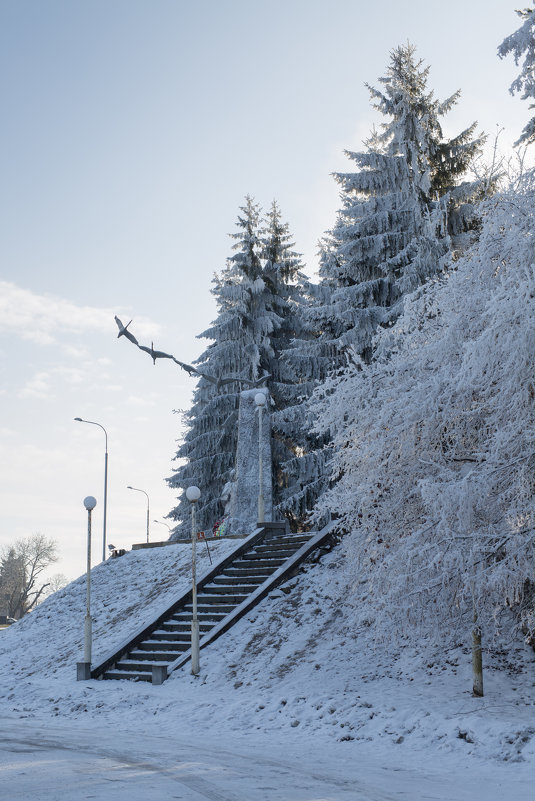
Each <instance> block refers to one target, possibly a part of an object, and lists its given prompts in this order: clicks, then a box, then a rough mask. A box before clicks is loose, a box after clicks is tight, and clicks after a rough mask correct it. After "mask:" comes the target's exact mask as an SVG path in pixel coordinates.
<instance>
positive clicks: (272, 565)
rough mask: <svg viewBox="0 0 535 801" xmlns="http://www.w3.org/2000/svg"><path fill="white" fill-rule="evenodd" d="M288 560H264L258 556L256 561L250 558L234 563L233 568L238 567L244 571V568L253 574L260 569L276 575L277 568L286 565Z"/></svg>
mask: <svg viewBox="0 0 535 801" xmlns="http://www.w3.org/2000/svg"><path fill="white" fill-rule="evenodd" d="M285 561H286V559H263V558H262V557H260V556H258V557H257V558H256V559H255V558H252V557H250V556H248V557H247V559H240V560H239V561H236V562H234V563H233V566H234V567H236V568H237V569H238V570H243V569H244V568H246V569H248V570H249V569H250V570H251V572H253V571H254V570H256V569H258V568H259V567H261V568H264V569H267V570H269V571H270V573H274V572H275V570H277V568H279V567H280V566H281V565H283V564H284V563H285Z"/></svg>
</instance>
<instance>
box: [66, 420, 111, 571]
mask: <svg viewBox="0 0 535 801" xmlns="http://www.w3.org/2000/svg"><path fill="white" fill-rule="evenodd" d="M74 419H75V420H76V422H77V423H89V425H91V426H98V427H99V428H101V429H102V430H103V431H104V436H105V438H106V446H105V452H104V525H103V532H102V561H103V562H104V561H105V559H106V520H107V516H108V432H107V431H106V429H105V428H104V426H103V425H101V424H100V423H94V422H93V420H83V419H82V418H81V417H75V418H74Z"/></svg>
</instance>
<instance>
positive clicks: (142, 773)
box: [0, 719, 532, 801]
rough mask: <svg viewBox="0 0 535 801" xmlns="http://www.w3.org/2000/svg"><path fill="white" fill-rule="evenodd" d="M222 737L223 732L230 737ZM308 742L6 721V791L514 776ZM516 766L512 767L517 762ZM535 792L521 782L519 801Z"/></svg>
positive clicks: (443, 794) (18, 795)
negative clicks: (389, 760) (398, 760)
mask: <svg viewBox="0 0 535 801" xmlns="http://www.w3.org/2000/svg"><path fill="white" fill-rule="evenodd" d="M222 739H223V738H222ZM310 745H311V744H310V743H309V744H308V746H307V744H306V743H302V744H301V745H300V747H299V748H298V751H297V752H296V754H295V758H294V759H292V758H291V756H292V755H290V754H289V753H288V751H287V750H285V749H283V748H281V749H280V750H277V749H275V748H274V747H273V745H272V744H271V745H270V746H269V747H268V748H267V749H266V744H265V743H262V742H260V741H259V742H258V743H257V744H255V743H254V742H253V743H250V742H249V744H246V743H244V742H236V743H234V742H232V741H231V742H229V741H228V739H227V740H225V742H224V745H223V746H221V743H220V741H218V739H217V738H215V737H214V738H212V739H211V741H206V740H199V742H198V743H197V745H193V744H191V742H187V741H186V740H184V739H183V737H181V738H179V739H178V740H176V739H175V740H174V741H173V739H172V738H167V737H163V736H161V735H156V734H154V735H153V734H148V733H140V734H138V735H134V734H132V733H125V732H121V731H117V730H115V729H114V728H112V727H111V726H110V727H106V726H105V725H103V724H102V723H98V724H97V723H95V722H93V721H87V724H86V722H85V721H84V722H83V723H82V722H81V723H80V724H79V725H77V724H76V723H75V722H73V721H69V723H68V724H65V723H63V722H58V723H56V722H55V721H53V722H51V723H50V724H46V725H43V724H42V723H41V724H38V723H36V722H35V721H34V720H28V719H26V720H3V721H0V788H1V793H0V796H1V798H2V800H3V799H6V801H7V799H9V800H10V801H84V799H97V801H126V799H128V801H138V800H139V801H149V800H150V801H168V799H183V800H184V801H403V800H404V801H475V800H476V799H483V798H484V799H487V801H493V799H503V798H504V797H507V796H508V795H509V792H508V791H511V790H512V787H511V784H510V779H511V778H512V774H510V773H509V772H506V773H505V774H502V775H501V776H500V775H499V773H496V774H495V775H493V776H487V777H486V778H485V780H483V781H482V777H481V776H479V778H478V779H477V781H475V780H473V779H472V780H470V779H469V776H468V774H467V773H465V775H464V776H463V772H459V771H457V772H455V771H452V770H451V766H447V765H443V766H442V769H441V768H440V767H439V768H438V769H436V767H435V766H434V771H433V774H431V775H430V774H429V773H428V772H427V771H425V770H424V769H422V770H420V771H419V770H415V769H414V767H413V768H412V769H404V768H403V767H400V766H399V765H398V766H395V765H389V766H388V768H383V767H381V766H380V765H379V764H378V761H376V760H374V758H373V756H371V755H370V753H369V752H366V751H364V752H362V753H360V749H357V750H355V749H354V748H353V747H351V746H350V747H349V749H348V750H347V751H345V752H344V750H343V748H342V749H340V746H338V747H337V748H334V749H333V748H331V747H328V748H326V749H325V748H322V749H321V750H318V751H317V752H312V753H311V749H310V747H309V746H310ZM508 767H509V766H508ZM531 793H532V789H531V788H530V787H529V785H528V783H526V784H525V785H523V783H522V782H520V783H519V784H516V782H515V787H514V797H515V801H524V800H525V801H528V799H529V798H531V797H532V795H531Z"/></svg>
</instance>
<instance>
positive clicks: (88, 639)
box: [76, 495, 97, 681]
mask: <svg viewBox="0 0 535 801" xmlns="http://www.w3.org/2000/svg"><path fill="white" fill-rule="evenodd" d="M96 505H97V501H96V498H93V496H92V495H88V496H87V498H84V506H85V508H86V510H87V574H86V601H85V618H84V661H83V662H79V663H78V664H77V666H76V667H77V678H78V680H79V681H80V680H82V681H85V680H87V679H90V678H91V644H92V637H93V621H92V619H91V512H92V511H93V509H94V508H95V506H96Z"/></svg>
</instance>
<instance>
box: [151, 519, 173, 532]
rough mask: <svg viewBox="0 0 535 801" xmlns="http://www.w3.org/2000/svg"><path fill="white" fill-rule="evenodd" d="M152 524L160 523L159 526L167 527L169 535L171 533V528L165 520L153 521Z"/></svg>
mask: <svg viewBox="0 0 535 801" xmlns="http://www.w3.org/2000/svg"><path fill="white" fill-rule="evenodd" d="M152 522H153V523H158V525H159V526H167V528H168V529H169V533H171V526H170V525H168V524H167V523H164V521H163V520H153V521H152Z"/></svg>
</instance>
